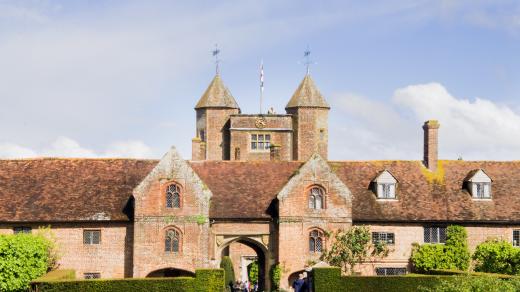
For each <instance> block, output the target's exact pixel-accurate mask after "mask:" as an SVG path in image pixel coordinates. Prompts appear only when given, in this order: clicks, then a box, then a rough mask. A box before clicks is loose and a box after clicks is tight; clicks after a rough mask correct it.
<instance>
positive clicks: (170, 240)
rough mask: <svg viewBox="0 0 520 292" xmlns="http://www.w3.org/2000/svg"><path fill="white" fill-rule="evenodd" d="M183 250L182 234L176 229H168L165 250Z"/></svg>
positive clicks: (176, 251)
mask: <svg viewBox="0 0 520 292" xmlns="http://www.w3.org/2000/svg"><path fill="white" fill-rule="evenodd" d="M180 250H181V235H180V233H179V232H178V231H177V230H175V229H168V230H166V236H165V239H164V251H166V252H175V253H178V252H179V251H180Z"/></svg>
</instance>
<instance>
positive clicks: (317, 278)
mask: <svg viewBox="0 0 520 292" xmlns="http://www.w3.org/2000/svg"><path fill="white" fill-rule="evenodd" d="M313 275H314V288H315V289H316V292H325V291H360V292H367V291H400V292H401V291H403V292H408V291H410V292H415V291H418V290H420V289H424V288H434V287H435V286H437V285H439V284H440V283H441V280H446V279H447V280H449V279H453V278H455V277H453V276H428V275H419V276H414V275H406V276H384V277H382V276H379V277H378V276H372V277H371V276H346V277H345V276H341V270H340V269H339V268H336V267H331V268H314V269H313Z"/></svg>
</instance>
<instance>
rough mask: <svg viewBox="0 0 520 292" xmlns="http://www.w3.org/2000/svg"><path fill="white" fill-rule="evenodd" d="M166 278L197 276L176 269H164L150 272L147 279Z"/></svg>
mask: <svg viewBox="0 0 520 292" xmlns="http://www.w3.org/2000/svg"><path fill="white" fill-rule="evenodd" d="M164 277H195V274H194V273H193V272H190V271H186V270H181V269H175V268H164V269H159V270H155V271H153V272H150V273H149V274H148V275H147V276H146V278H164Z"/></svg>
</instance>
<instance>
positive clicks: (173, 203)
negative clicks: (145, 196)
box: [166, 184, 181, 208]
mask: <svg viewBox="0 0 520 292" xmlns="http://www.w3.org/2000/svg"><path fill="white" fill-rule="evenodd" d="M180 191H181V190H180V188H179V186H178V185H176V184H171V185H169V186H168V188H167V189H166V208H180V207H181V193H180Z"/></svg>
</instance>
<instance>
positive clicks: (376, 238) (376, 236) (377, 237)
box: [372, 231, 395, 245]
mask: <svg viewBox="0 0 520 292" xmlns="http://www.w3.org/2000/svg"><path fill="white" fill-rule="evenodd" d="M377 242H383V243H385V244H386V245H395V232H387V231H373V232H372V243H374V244H375V243H377Z"/></svg>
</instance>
